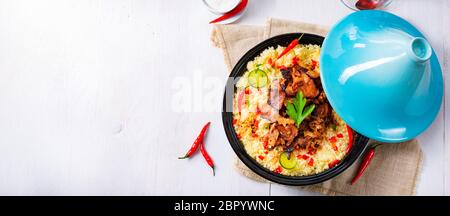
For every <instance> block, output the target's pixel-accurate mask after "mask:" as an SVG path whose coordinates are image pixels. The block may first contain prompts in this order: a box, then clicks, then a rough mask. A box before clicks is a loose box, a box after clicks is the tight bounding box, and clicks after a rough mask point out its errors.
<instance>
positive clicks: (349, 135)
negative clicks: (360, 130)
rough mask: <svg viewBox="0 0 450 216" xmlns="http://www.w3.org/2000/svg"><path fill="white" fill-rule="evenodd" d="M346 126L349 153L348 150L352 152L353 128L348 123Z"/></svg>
mask: <svg viewBox="0 0 450 216" xmlns="http://www.w3.org/2000/svg"><path fill="white" fill-rule="evenodd" d="M346 127H347V133H348V146H347V154H348V152H350V149H351V148H352V146H353V130H352V128H350V127H349V126H348V125H346Z"/></svg>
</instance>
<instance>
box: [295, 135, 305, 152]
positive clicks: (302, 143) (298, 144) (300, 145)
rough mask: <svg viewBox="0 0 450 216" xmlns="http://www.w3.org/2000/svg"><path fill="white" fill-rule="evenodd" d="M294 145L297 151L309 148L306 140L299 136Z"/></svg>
mask: <svg viewBox="0 0 450 216" xmlns="http://www.w3.org/2000/svg"><path fill="white" fill-rule="evenodd" d="M292 144H293V145H294V148H296V149H305V148H306V147H307V143H306V139H305V137H303V136H297V137H296V138H295V140H294V142H293V143H292Z"/></svg>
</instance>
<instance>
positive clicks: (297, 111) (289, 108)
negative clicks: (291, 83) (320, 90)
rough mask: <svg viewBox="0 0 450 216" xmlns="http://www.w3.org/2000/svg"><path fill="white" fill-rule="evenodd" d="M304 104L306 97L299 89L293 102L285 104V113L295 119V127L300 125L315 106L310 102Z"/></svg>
mask: <svg viewBox="0 0 450 216" xmlns="http://www.w3.org/2000/svg"><path fill="white" fill-rule="evenodd" d="M305 105H306V98H305V97H303V93H302V92H301V91H299V92H298V93H297V95H296V97H295V98H294V101H293V103H288V104H287V105H286V113H287V114H288V115H289V117H291V119H293V120H294V121H295V125H296V126H297V127H299V126H300V124H301V123H302V121H303V120H304V119H305V118H306V117H307V116H309V115H310V114H311V113H312V111H313V110H314V108H316V105H314V104H311V105H309V106H307V107H306V108H305Z"/></svg>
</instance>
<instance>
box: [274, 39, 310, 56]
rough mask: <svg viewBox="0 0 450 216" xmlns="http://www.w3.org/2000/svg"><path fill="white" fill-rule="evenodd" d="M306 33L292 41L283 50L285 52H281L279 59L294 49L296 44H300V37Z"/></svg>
mask: <svg viewBox="0 0 450 216" xmlns="http://www.w3.org/2000/svg"><path fill="white" fill-rule="evenodd" d="M303 35H304V34H302V35H300V37H299V38H297V39H295V40H293V41H291V43H290V44H289V45H288V46H287V47H286V49H284V50H283V52H281V53H280V55H278V57H277V59H280V58H281V57H283V56H284V55H286V54H287V53H288V52H289V51H291V50H292V49H294V47H295V46H297V45H298V43H299V42H300V39H302V37H303Z"/></svg>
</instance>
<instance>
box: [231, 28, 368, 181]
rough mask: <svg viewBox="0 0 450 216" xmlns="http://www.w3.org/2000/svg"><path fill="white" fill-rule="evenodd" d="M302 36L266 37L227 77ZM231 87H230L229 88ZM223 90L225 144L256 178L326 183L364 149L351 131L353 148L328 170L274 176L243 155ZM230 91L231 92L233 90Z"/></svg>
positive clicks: (311, 40)
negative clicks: (266, 53) (264, 53)
mask: <svg viewBox="0 0 450 216" xmlns="http://www.w3.org/2000/svg"><path fill="white" fill-rule="evenodd" d="M301 34H302V33H289V34H283V35H278V36H275V37H272V38H269V39H267V40H265V41H263V42H261V43H259V44H258V45H256V46H255V47H254V48H252V49H251V50H249V51H248V52H247V53H246V54H245V55H244V56H243V57H242V58H241V59H240V60H239V61H238V63H237V64H236V65H235V66H234V68H233V70H232V72H231V74H230V76H229V77H230V78H238V77H240V76H241V75H243V74H244V72H245V71H246V68H247V62H249V61H251V60H253V59H254V58H255V57H256V56H258V55H259V54H260V53H261V52H262V51H264V50H265V49H267V48H269V47H274V48H276V47H277V46H278V45H280V46H287V45H288V44H289V43H290V42H291V41H292V40H294V39H296V38H299V37H300V35H301ZM323 40H324V38H323V37H322V36H318V35H313V34H307V33H305V34H304V35H303V37H302V39H301V41H300V43H301V44H317V45H322V42H323ZM227 85H233V86H232V88H233V89H234V90H235V89H236V86H234V84H227ZM230 88H231V87H230ZM227 89H228V88H227V87H226V89H225V94H224V98H223V107H222V122H223V126H224V129H225V133H226V135H227V138H228V141H229V143H230V145H231V147H232V148H233V150H234V152H235V153H236V155H237V156H238V157H239V159H240V160H241V161H242V162H243V163H244V164H245V165H246V166H247V167H248V168H250V169H251V170H252V171H253V172H255V173H256V174H258V175H259V176H261V177H263V178H265V179H267V180H269V181H272V182H276V183H279V184H285V185H295V186H302V185H311V184H317V183H320V182H323V181H326V180H329V179H331V178H333V177H335V176H337V175H339V174H340V173H342V172H343V171H344V170H346V169H347V168H348V167H350V166H351V165H352V164H353V163H354V162H355V161H356V159H358V157H360V156H361V154H362V153H363V152H364V150H365V149H366V147H367V145H368V142H369V139H368V138H367V137H365V136H362V135H360V134H358V133H357V132H355V135H354V139H353V146H352V148H351V149H350V152H349V153H348V154H347V156H346V157H345V158H344V159H343V160H342V161H341V162H340V163H339V164H337V165H336V166H334V167H333V168H331V169H329V170H325V171H324V172H321V173H318V174H315V175H309V176H286V175H281V174H277V173H274V172H272V171H270V170H268V169H266V168H264V167H263V166H262V165H260V164H259V163H258V162H257V161H256V160H254V159H253V158H251V157H250V156H249V155H248V154H247V152H246V151H245V149H244V146H243V145H242V144H241V142H240V141H239V139H238V138H237V135H236V132H235V130H234V126H233V113H232V112H227V107H228V110H232V109H231V108H232V104H227V96H228V97H230V98H228V101H230V102H231V103H232V101H233V100H232V97H233V94H229V95H227ZM233 92H234V91H233Z"/></svg>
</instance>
